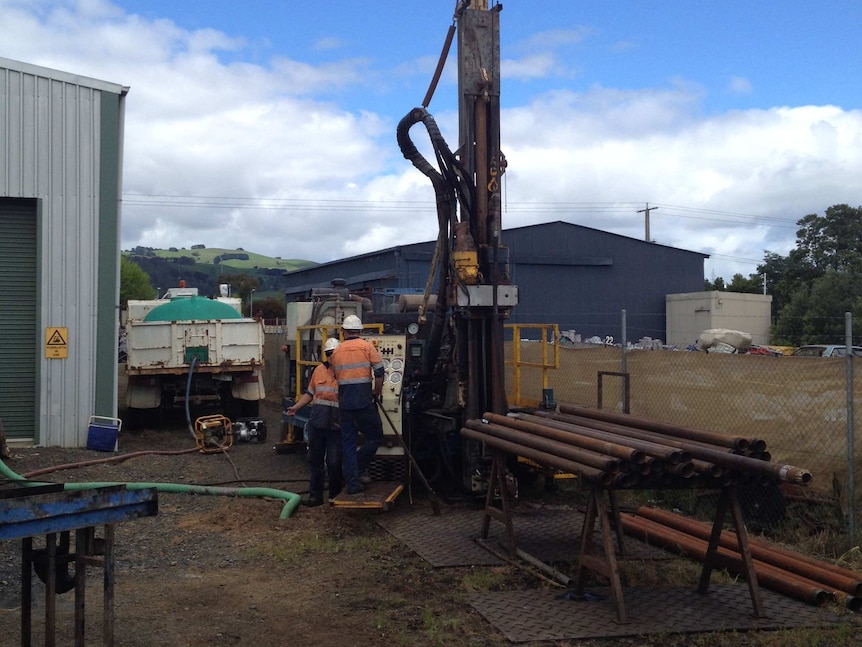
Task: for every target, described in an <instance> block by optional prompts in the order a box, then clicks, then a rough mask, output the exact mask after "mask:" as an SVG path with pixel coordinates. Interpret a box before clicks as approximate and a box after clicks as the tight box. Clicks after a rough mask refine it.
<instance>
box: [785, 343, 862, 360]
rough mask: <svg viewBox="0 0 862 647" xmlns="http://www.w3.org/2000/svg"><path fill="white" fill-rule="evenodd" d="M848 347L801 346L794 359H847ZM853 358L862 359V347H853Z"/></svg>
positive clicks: (832, 345)
mask: <svg viewBox="0 0 862 647" xmlns="http://www.w3.org/2000/svg"><path fill="white" fill-rule="evenodd" d="M846 356H847V347H846V346H844V345H839V344H809V345H808V346H800V347H799V348H797V349H796V350H795V351H793V353H792V357H846ZM853 357H862V346H853Z"/></svg>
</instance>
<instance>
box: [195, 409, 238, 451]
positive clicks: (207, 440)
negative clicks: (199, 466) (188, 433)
mask: <svg viewBox="0 0 862 647" xmlns="http://www.w3.org/2000/svg"><path fill="white" fill-rule="evenodd" d="M194 434H195V445H197V448H198V449H199V450H200V451H201V452H202V453H204V454H212V453H215V452H223V451H225V450H227V449H229V448H230V447H231V445H233V425H232V423H231V421H230V419H229V418H226V417H225V416H223V415H221V414H213V415H210V416H201V417H200V418H198V419H197V420H195V429H194Z"/></svg>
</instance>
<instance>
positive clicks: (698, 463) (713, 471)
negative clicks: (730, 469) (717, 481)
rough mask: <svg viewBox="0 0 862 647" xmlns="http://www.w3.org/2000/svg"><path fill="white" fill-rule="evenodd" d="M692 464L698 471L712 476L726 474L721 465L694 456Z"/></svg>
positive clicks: (716, 476)
mask: <svg viewBox="0 0 862 647" xmlns="http://www.w3.org/2000/svg"><path fill="white" fill-rule="evenodd" d="M691 464H692V465H693V466H694V469H695V470H697V472H698V473H700V474H706V475H707V476H711V477H712V478H718V477H719V476H721V475H722V474H724V468H723V467H722V466H721V465H716V464H715V463H710V462H709V461H704V460H701V459H699V458H694V459H692V461H691Z"/></svg>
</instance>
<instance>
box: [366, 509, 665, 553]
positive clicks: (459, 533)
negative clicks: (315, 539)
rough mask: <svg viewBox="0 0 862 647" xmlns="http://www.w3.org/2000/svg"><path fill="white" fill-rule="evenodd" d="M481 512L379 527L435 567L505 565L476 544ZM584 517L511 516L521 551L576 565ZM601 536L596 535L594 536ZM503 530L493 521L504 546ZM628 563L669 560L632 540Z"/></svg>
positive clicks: (388, 521)
mask: <svg viewBox="0 0 862 647" xmlns="http://www.w3.org/2000/svg"><path fill="white" fill-rule="evenodd" d="M482 517H483V511H482V510H474V509H471V510H465V509H451V508H445V507H444V508H443V510H442V513H441V514H440V516H437V517H435V516H433V515H429V514H425V513H423V514H416V513H412V514H404V515H401V514H399V515H397V516H387V517H381V518H380V519H379V520H378V523H379V524H380V525H381V526H382V527H383V528H385V529H386V530H388V531H389V532H390V533H392V534H393V535H395V536H396V537H398V538H399V539H400V540H401V541H403V542H404V543H405V544H407V545H408V546H409V547H410V548H411V549H412V550H413V551H415V552H416V553H417V554H418V555H419V556H420V557H422V558H423V559H424V560H425V561H427V562H428V563H430V564H431V565H432V566H435V567H444V566H471V565H473V566H493V565H499V564H502V562H501V561H500V560H499V559H498V558H496V557H494V555H492V554H491V553H490V552H488V551H487V550H485V549H484V548H482V547H481V546H479V545H478V544H476V542H475V541H474V539H475V538H477V537H479V536H480V535H481V532H482ZM583 522H584V515H583V514H582V513H581V512H579V511H577V510H571V509H554V508H550V509H549V508H527V509H517V510H516V511H515V512H514V513H513V514H512V526H513V529H514V532H515V543H516V544H517V546H518V548H520V549H521V550H523V551H525V552H527V553H529V554H530V555H532V556H533V557H536V558H538V559H540V560H542V561H544V562H574V561H576V560H577V556H578V551H579V549H580V535H581V527H582V526H583ZM596 534H597V535H598V533H596ZM505 535H506V531H505V527H504V526H503V524H502V523H500V522H499V521H496V520H492V521H491V526H490V529H489V533H488V539H489V541H491V540H497V541H503V540H504V538H505ZM625 547H626V553H627V557H628V558H629V559H671V558H673V557H674V556H673V555H671V554H670V553H667V552H665V551H663V550H661V549H659V548H655V547H652V546H647V545H646V544H644V543H642V542H639V541H636V540H634V539H631V538H628V539H627V540H626V543H625Z"/></svg>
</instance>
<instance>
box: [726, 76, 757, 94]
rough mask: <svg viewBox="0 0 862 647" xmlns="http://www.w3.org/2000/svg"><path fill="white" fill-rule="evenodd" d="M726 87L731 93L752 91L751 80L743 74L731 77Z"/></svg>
mask: <svg viewBox="0 0 862 647" xmlns="http://www.w3.org/2000/svg"><path fill="white" fill-rule="evenodd" d="M727 87H728V90H730V93H731V94H751V91H752V87H751V81H749V80H748V79H746V78H745V77H744V76H734V77H731V79H730V82H729V83H728V84H727Z"/></svg>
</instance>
